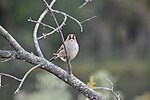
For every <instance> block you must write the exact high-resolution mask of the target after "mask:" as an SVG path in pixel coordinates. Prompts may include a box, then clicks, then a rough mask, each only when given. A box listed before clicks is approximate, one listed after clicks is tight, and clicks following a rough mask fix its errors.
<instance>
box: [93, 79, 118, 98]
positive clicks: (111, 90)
mask: <svg viewBox="0 0 150 100" xmlns="http://www.w3.org/2000/svg"><path fill="white" fill-rule="evenodd" d="M107 81H108V82H109V83H110V84H111V87H96V89H103V90H108V91H110V92H112V93H113V94H114V96H115V97H116V99H117V100H121V97H120V95H119V94H118V93H116V92H115V91H114V89H113V88H114V87H113V83H112V81H111V80H109V79H107Z"/></svg>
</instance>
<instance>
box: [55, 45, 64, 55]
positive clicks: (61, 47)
mask: <svg viewBox="0 0 150 100" xmlns="http://www.w3.org/2000/svg"><path fill="white" fill-rule="evenodd" d="M63 49H64V46H63V45H61V46H60V48H59V49H58V50H57V52H56V53H55V54H58V53H59V52H60V51H61V50H63Z"/></svg>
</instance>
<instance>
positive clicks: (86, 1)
mask: <svg viewBox="0 0 150 100" xmlns="http://www.w3.org/2000/svg"><path fill="white" fill-rule="evenodd" d="M91 1H92V0H85V2H84V3H83V4H82V5H81V6H80V7H79V9H80V8H82V7H83V6H85V5H86V4H87V3H88V2H91Z"/></svg>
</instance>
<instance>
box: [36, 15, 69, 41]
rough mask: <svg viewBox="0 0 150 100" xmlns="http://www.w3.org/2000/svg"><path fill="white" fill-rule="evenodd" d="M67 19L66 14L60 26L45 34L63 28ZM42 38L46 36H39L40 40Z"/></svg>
mask: <svg viewBox="0 0 150 100" xmlns="http://www.w3.org/2000/svg"><path fill="white" fill-rule="evenodd" d="M66 21H67V17H66V16H64V21H63V22H62V24H61V25H60V26H59V27H57V28H56V29H54V30H53V31H51V32H50V33H47V34H45V36H48V35H51V34H53V33H54V32H56V31H58V30H59V29H61V28H62V27H63V26H64V25H65V23H66ZM42 38H44V36H40V37H38V40H39V39H42Z"/></svg>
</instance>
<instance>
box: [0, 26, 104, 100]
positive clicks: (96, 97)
mask: <svg viewBox="0 0 150 100" xmlns="http://www.w3.org/2000/svg"><path fill="white" fill-rule="evenodd" d="M0 35H1V36H3V37H4V38H5V39H6V40H7V41H8V42H9V43H10V44H11V46H12V47H14V48H15V50H16V51H15V52H14V51H3V50H0V57H1V58H9V57H11V56H12V55H14V56H15V58H16V59H20V60H23V61H26V62H28V63H31V64H33V65H41V66H40V68H41V69H44V70H46V71H48V72H50V73H52V74H54V75H55V76H56V77H58V78H59V79H61V80H62V81H64V82H66V83H67V84H68V85H70V86H71V87H72V88H74V89H76V90H77V91H78V92H80V93H81V94H83V95H84V96H86V97H88V98H89V99H90V100H105V98H104V97H103V96H102V95H100V94H98V93H97V92H95V91H94V90H92V89H90V88H89V87H88V86H87V85H86V84H85V83H83V82H82V81H80V80H79V79H77V78H76V77H75V76H73V75H70V74H68V73H67V72H66V71H65V70H63V69H62V68H61V67H59V66H57V65H55V64H53V63H51V62H49V61H47V60H46V59H45V58H42V57H38V56H36V55H34V54H32V53H29V52H27V51H25V50H23V49H22V48H21V46H20V45H19V44H18V43H17V42H16V41H15V39H14V38H13V37H12V36H11V35H10V34H9V33H8V32H7V31H6V30H5V29H4V28H3V27H0ZM8 37H9V38H8ZM13 42H14V43H13ZM18 50H22V53H20V52H18ZM42 66H44V67H42Z"/></svg>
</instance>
